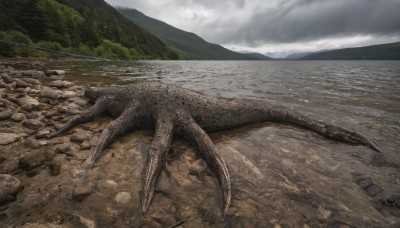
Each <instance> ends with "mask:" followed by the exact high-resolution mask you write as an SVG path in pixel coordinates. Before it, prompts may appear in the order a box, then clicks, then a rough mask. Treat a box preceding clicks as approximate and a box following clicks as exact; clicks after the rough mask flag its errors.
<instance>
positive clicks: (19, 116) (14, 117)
mask: <svg viewBox="0 0 400 228" xmlns="http://www.w3.org/2000/svg"><path fill="white" fill-rule="evenodd" d="M25 119H26V116H25V115H24V114H23V113H20V112H16V113H14V114H12V116H11V120H13V121H15V122H21V121H23V120H25Z"/></svg>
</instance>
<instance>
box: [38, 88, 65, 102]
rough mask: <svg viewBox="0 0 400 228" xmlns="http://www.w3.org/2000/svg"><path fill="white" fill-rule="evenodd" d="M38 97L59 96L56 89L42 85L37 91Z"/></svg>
mask: <svg viewBox="0 0 400 228" xmlns="http://www.w3.org/2000/svg"><path fill="white" fill-rule="evenodd" d="M39 97H43V98H50V99H58V98H59V97H60V94H58V93H57V91H56V90H54V89H52V88H50V87H47V86H43V87H42V89H41V90H40V92H39Z"/></svg>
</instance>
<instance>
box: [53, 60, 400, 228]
mask: <svg viewBox="0 0 400 228" xmlns="http://www.w3.org/2000/svg"><path fill="white" fill-rule="evenodd" d="M51 66H54V67H57V68H63V69H65V70H66V71H67V77H68V78H67V79H69V80H73V81H76V82H77V83H84V84H89V85H93V86H105V85H109V84H124V83H130V82H135V81H138V80H141V81H142V80H157V81H162V82H166V83H172V84H176V85H179V86H182V87H186V88H189V89H194V90H198V91H202V92H204V93H206V94H210V95H218V96H225V97H241V98H244V97H245V98H255V99H264V100H268V101H269V102H272V103H276V104H280V105H284V106H288V107H292V108H294V109H295V110H297V111H299V112H302V113H305V114H309V115H310V116H311V117H313V118H315V119H320V120H324V121H326V122H332V123H335V124H338V125H342V126H345V127H348V128H352V129H355V130H357V131H358V132H360V133H362V134H364V135H366V136H368V137H369V138H371V139H373V140H374V141H375V142H376V144H377V145H378V146H379V148H381V150H382V151H383V154H384V157H385V158H386V159H385V158H382V157H380V156H379V155H377V154H376V153H375V152H374V151H373V150H371V149H369V148H367V147H365V146H358V145H349V144H346V143H339V142H336V141H333V140H329V139H326V138H324V137H321V136H319V135H318V134H316V133H313V132H310V131H307V130H304V129H301V128H298V127H294V126H290V125H285V124H280V123H258V124H251V125H248V126H245V127H241V128H237V129H231V130H226V131H222V132H216V133H212V134H211V138H212V139H213V141H214V142H215V143H216V145H217V147H218V148H219V150H220V151H221V153H222V155H223V157H224V159H225V160H226V161H227V164H228V166H229V167H230V171H231V176H232V183H233V188H234V189H233V190H234V191H233V201H232V205H233V206H232V208H233V209H231V211H233V212H232V213H233V214H234V213H237V214H235V215H232V216H233V217H234V218H239V217H240V216H242V217H240V218H247V219H248V220H251V221H252V222H251V223H245V222H243V221H246V220H245V219H244V220H240V221H242V223H243V224H251V225H257V226H258V225H262V224H265V222H266V224H267V226H269V225H276V224H286V225H289V226H291V225H296V226H302V225H301V224H303V223H304V224H309V225H310V226H312V225H313V224H314V225H317V226H318V224H319V223H318V222H317V220H318V221H319V222H321V221H322V222H321V223H323V222H325V223H327V224H331V225H335V224H336V225H346V224H347V225H354V226H368V225H369V226H371V225H372V226H385V225H390V224H391V225H393V224H394V223H396V222H399V219H398V218H396V217H394V216H392V215H391V213H390V212H389V213H388V212H387V211H385V210H383V211H382V212H379V211H378V210H376V209H375V207H374V206H373V205H372V203H371V200H372V198H370V197H369V196H368V195H367V194H366V193H365V192H364V191H363V190H362V189H361V188H360V187H359V186H358V185H357V184H356V183H355V182H354V176H355V175H358V174H360V175H362V176H364V177H366V178H371V180H372V181H373V182H374V183H376V184H377V185H379V186H380V187H381V188H382V189H384V191H385V193H393V192H396V191H397V192H398V191H399V189H400V172H399V167H400V140H399V139H400V62H399V61H135V62H129V61H112V62H87V61H71V62H64V63H60V62H58V61H57V62H56V63H50V64H49V67H51ZM249 186H251V187H249ZM249 189H250V190H249ZM153 204H154V203H153ZM243 211H246V213H245V212H243ZM235 216H236V217H235ZM246 216H247V217H246ZM227 220H228V223H229V216H228V218H227ZM233 220H234V219H233ZM233 220H231V222H232V221H233ZM237 220H238V221H239V219H237ZM242 223H241V224H242ZM244 226H245V225H244ZM393 226H394V225H393Z"/></svg>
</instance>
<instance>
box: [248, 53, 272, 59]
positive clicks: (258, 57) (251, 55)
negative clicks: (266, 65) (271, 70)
mask: <svg viewBox="0 0 400 228" xmlns="http://www.w3.org/2000/svg"><path fill="white" fill-rule="evenodd" d="M241 54H242V55H245V56H247V57H248V58H252V59H254V60H272V58H270V57H268V56H265V55H263V54H260V53H256V52H247V53H241Z"/></svg>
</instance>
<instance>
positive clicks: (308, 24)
mask: <svg viewBox="0 0 400 228" xmlns="http://www.w3.org/2000/svg"><path fill="white" fill-rule="evenodd" d="M107 2H109V3H110V4H112V5H123V6H128V7H132V8H136V9H138V10H140V11H142V12H144V13H145V14H147V15H149V16H151V17H155V18H157V19H160V20H163V21H165V22H167V23H170V24H172V25H173V26H176V27H178V28H181V29H184V30H187V31H190V32H195V33H197V34H198V35H200V36H201V37H203V38H204V39H206V40H207V41H210V42H215V43H219V44H230V45H235V44H237V45H240V46H243V47H253V48H256V47H261V46H263V45H264V46H265V44H291V43H293V44H294V43H297V44H299V43H309V44H310V42H312V41H318V40H324V39H329V40H334V39H335V38H346V37H355V36H367V37H369V38H368V39H364V41H365V42H366V43H374V42H373V40H374V37H377V39H378V37H379V41H384V40H385V37H387V39H388V41H389V40H390V41H392V40H396V39H400V0H268V1H265V0H218V1H216V0H197V1H196V0H165V1H163V3H162V4H160V2H159V1H157V0H134V1H128V0H108V1H107ZM332 42H333V41H332ZM327 48H329V47H327Z"/></svg>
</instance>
